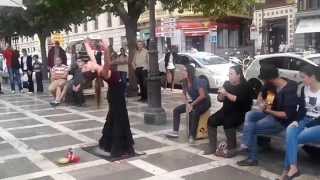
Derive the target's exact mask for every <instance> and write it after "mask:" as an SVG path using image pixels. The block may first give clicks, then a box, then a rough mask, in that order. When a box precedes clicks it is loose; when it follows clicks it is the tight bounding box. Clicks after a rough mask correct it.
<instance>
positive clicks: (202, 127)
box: [196, 110, 210, 139]
mask: <svg viewBox="0 0 320 180" xmlns="http://www.w3.org/2000/svg"><path fill="white" fill-rule="evenodd" d="M209 116H210V110H207V111H206V112H205V113H203V114H202V115H201V116H200V119H199V123H198V128H197V137H196V138H197V139H204V138H207V137H208V119H209Z"/></svg>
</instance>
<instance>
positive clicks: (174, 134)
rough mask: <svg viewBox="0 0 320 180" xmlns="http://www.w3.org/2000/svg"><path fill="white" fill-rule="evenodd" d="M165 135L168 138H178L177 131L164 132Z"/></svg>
mask: <svg viewBox="0 0 320 180" xmlns="http://www.w3.org/2000/svg"><path fill="white" fill-rule="evenodd" d="M166 136H167V137H168V138H178V137H179V132H178V131H171V132H168V133H167V134H166Z"/></svg>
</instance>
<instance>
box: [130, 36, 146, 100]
mask: <svg viewBox="0 0 320 180" xmlns="http://www.w3.org/2000/svg"><path fill="white" fill-rule="evenodd" d="M132 63H133V67H134V68H135V74H136V77H137V81H138V84H139V88H140V96H141V99H139V101H141V102H146V101H147V77H148V70H149V52H148V50H146V49H145V48H144V43H143V42H142V41H138V42H137V50H136V53H135V56H134V59H133V62H132Z"/></svg>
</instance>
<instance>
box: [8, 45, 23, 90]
mask: <svg viewBox="0 0 320 180" xmlns="http://www.w3.org/2000/svg"><path fill="white" fill-rule="evenodd" d="M3 56H4V58H5V59H6V65H7V69H8V73H9V80H10V85H11V91H12V93H15V82H16V83H17V85H18V87H19V91H20V92H21V91H22V85H21V77H20V72H19V68H20V64H19V60H18V59H19V51H17V52H15V51H14V50H13V49H12V48H11V46H10V45H9V44H7V48H6V50H5V51H4V52H3Z"/></svg>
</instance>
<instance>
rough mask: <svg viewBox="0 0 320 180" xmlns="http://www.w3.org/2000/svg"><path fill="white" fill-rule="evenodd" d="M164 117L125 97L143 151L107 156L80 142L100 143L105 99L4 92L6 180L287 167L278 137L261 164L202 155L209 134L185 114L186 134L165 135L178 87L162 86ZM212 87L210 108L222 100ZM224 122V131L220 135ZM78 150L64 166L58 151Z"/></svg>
mask: <svg viewBox="0 0 320 180" xmlns="http://www.w3.org/2000/svg"><path fill="white" fill-rule="evenodd" d="M162 96H163V97H162V99H163V105H164V109H165V110H166V112H167V116H168V117H167V119H168V121H167V123H166V124H164V125H161V126H155V125H146V124H144V121H143V110H144V109H145V108H146V104H142V103H139V102H137V101H136V100H137V99H136V98H128V103H127V104H128V112H129V116H130V123H131V128H132V132H133V134H134V139H135V148H136V150H138V151H144V152H146V155H144V156H140V157H134V158H131V159H128V160H123V161H118V162H108V161H106V160H104V159H101V158H99V157H96V156H94V155H92V154H90V153H88V152H86V151H83V150H82V149H81V148H84V147H90V146H95V145H97V141H98V139H99V137H100V136H101V130H102V127H103V123H104V121H105V116H106V113H107V108H108V105H107V102H106V100H104V102H103V103H102V105H101V106H100V107H97V106H96V105H95V104H94V99H93V98H92V97H88V101H87V105H88V106H87V107H73V106H59V107H57V108H52V107H51V106H50V105H49V104H48V102H49V101H50V100H51V98H50V96H49V95H47V94H41V95H32V96H28V95H26V94H19V95H11V94H6V95H1V96H0V179H7V180H25V179H32V180H52V179H57V180H64V179H66V180H69V179H70V180H73V179H79V180H102V179H110V180H127V179H130V180H136V179H144V180H157V179H161V180H182V179H185V180H214V179H217V180H234V179H239V180H251V179H252V180H263V179H275V177H277V176H278V174H280V173H281V170H282V161H283V157H284V150H283V146H282V145H281V146H279V142H273V149H272V150H270V151H268V152H265V153H263V154H262V153H260V156H259V157H260V162H259V166H258V167H249V168H243V167H238V166H237V165H236V161H238V160H240V159H242V158H244V157H243V156H237V157H235V158H232V159H222V158H218V157H215V156H213V155H211V156H203V155H201V153H202V151H203V150H205V149H206V148H207V144H208V141H207V140H199V141H197V142H196V144H195V145H189V144H188V143H187V137H186V133H185V118H184V117H182V122H181V123H182V128H181V130H180V132H181V133H180V134H181V136H180V137H179V138H178V139H167V138H166V137H165V135H164V134H165V133H166V132H168V131H170V130H171V129H172V110H173V108H174V107H175V106H177V105H179V104H180V103H181V102H182V96H181V91H179V90H174V91H173V92H171V91H166V90H165V91H163V94H162ZM215 98H216V97H215V95H212V104H213V107H212V109H211V111H212V113H213V112H215V111H216V110H217V109H218V108H219V107H220V106H221V104H220V103H218V102H217V101H216V99H215ZM222 132H223V131H222V130H221V129H219V139H220V140H223V139H224V135H223V133H222ZM70 147H71V148H73V149H74V150H75V152H76V153H77V154H79V155H80V156H81V161H80V162H79V163H77V164H71V165H67V166H61V165H59V164H57V162H56V161H57V159H58V158H60V157H63V156H64V155H65V153H66V151H67V149H68V148H70ZM301 154H302V155H301V157H300V161H299V162H300V165H301V167H302V172H303V173H304V174H303V175H302V176H301V177H299V178H298V179H303V180H309V179H310V180H314V179H320V176H319V175H320V172H319V169H320V164H319V162H313V161H311V160H310V159H309V158H308V157H307V156H306V155H304V154H303V153H301Z"/></svg>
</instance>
